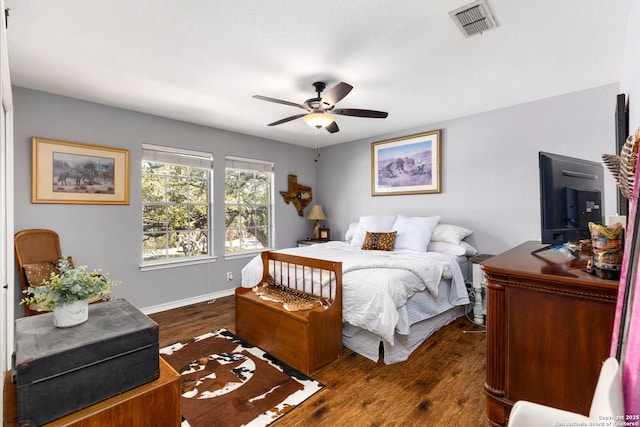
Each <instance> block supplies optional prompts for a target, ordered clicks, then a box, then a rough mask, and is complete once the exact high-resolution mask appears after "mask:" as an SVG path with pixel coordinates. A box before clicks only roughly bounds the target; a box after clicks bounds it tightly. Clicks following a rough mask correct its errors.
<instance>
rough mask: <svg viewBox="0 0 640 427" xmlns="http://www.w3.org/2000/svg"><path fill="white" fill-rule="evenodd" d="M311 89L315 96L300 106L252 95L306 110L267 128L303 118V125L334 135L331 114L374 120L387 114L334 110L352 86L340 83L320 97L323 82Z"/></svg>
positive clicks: (334, 130) (324, 86) (323, 85)
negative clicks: (324, 130) (323, 129)
mask: <svg viewBox="0 0 640 427" xmlns="http://www.w3.org/2000/svg"><path fill="white" fill-rule="evenodd" d="M313 87H314V89H315V91H316V94H317V96H316V97H315V98H310V99H307V100H306V101H304V102H303V103H302V104H298V103H295V102H289V101H283V100H281V99H275V98H269V97H267V96H261V95H253V97H254V98H255V99H261V100H263V101H269V102H275V103H278V104H284V105H290V106H292V107H297V108H300V109H303V110H306V113H301V114H296V115H295V116H289V117H285V118H284V119H280V120H277V121H275V122H273V123H269V124H268V125H267V126H276V125H280V124H282V123H286V122H290V121H291V120H295V119H299V118H301V117H302V118H303V120H304V121H305V123H307V124H308V125H309V126H312V127H315V128H317V129H320V128H325V129H326V130H327V131H329V132H330V133H336V132H338V131H339V130H340V129H339V128H338V125H337V124H336V122H335V119H334V118H333V114H337V115H340V116H353V117H369V118H374V119H384V118H386V117H387V116H388V115H389V113H387V112H385V111H375V110H362V109H359V108H335V106H336V104H337V103H338V102H339V101H340V100H342V99H343V98H344V97H345V96H347V95H348V94H349V92H351V89H353V86H351V85H350V84H348V83H344V82H340V83H338V84H337V85H335V86H334V87H332V88H331V89H329V90H328V91H327V93H325V94H324V96H322V95H321V94H322V91H324V90H325V88H326V87H327V85H326V83H324V82H315V83H314V84H313Z"/></svg>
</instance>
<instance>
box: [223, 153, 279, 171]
mask: <svg viewBox="0 0 640 427" xmlns="http://www.w3.org/2000/svg"><path fill="white" fill-rule="evenodd" d="M273 164H274V163H273V162H270V161H266V160H255V159H245V158H243V157H234V156H227V157H226V158H225V167H227V168H230V169H242V170H252V171H261V172H273Z"/></svg>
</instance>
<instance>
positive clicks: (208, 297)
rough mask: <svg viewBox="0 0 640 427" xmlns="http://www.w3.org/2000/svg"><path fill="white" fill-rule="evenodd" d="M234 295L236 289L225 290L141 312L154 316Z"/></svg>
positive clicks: (155, 306) (152, 307)
mask: <svg viewBox="0 0 640 427" xmlns="http://www.w3.org/2000/svg"><path fill="white" fill-rule="evenodd" d="M234 293H235V288H233V289H225V290H224V291H220V292H214V293H212V294H206V295H200V296H197V297H192V298H186V299H181V300H177V301H171V302H168V303H165V304H159V305H154V306H151V307H145V308H141V309H140V311H142V312H143V313H144V314H153V313H158V312H160V311H166V310H171V309H174V308H180V307H184V306H185V305H190V304H196V303H199V302H205V301H210V300H213V299H216V298H222V297H228V296H230V295H233V294H234Z"/></svg>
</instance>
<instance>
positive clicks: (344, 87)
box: [321, 82, 353, 107]
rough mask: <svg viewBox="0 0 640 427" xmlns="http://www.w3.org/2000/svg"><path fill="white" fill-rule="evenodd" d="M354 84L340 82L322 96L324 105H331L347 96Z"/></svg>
mask: <svg viewBox="0 0 640 427" xmlns="http://www.w3.org/2000/svg"><path fill="white" fill-rule="evenodd" d="M351 89H353V86H351V85H350V84H349V83H345V82H340V83H338V84H337V85H335V86H334V87H332V88H331V89H329V91H328V92H327V93H325V94H324V96H323V97H322V100H321V102H322V105H323V106H326V107H331V106H333V105H335V104H337V103H338V102H339V101H340V100H341V99H342V98H344V97H345V96H347V95H348V94H349V92H351Z"/></svg>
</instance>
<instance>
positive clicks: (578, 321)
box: [482, 242, 618, 426]
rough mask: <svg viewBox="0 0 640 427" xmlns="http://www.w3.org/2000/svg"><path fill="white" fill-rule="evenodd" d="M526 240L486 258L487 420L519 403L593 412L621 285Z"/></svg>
mask: <svg viewBox="0 0 640 427" xmlns="http://www.w3.org/2000/svg"><path fill="white" fill-rule="evenodd" d="M540 247H542V245H541V244H540V242H526V243H524V244H522V245H520V246H517V247H515V248H513V249H511V250H509V251H507V252H505V253H503V254H501V255H498V256H495V257H492V258H490V259H489V260H487V261H484V262H483V263H482V268H483V270H484V272H485V274H486V276H487V379H486V383H485V393H486V396H487V419H488V421H489V424H490V425H493V426H503V425H506V423H507V419H508V416H509V411H510V410H511V407H512V406H513V404H514V403H515V402H516V401H518V400H529V401H533V402H536V403H540V404H543V405H547V406H553V407H556V408H560V409H564V410H568V411H572V412H578V413H582V414H585V415H587V414H588V412H589V407H590V405H591V398H592V396H593V392H594V390H595V386H596V382H597V379H598V374H599V372H600V367H601V364H602V362H603V361H604V360H605V359H606V358H607V357H608V356H609V347H610V345H611V333H612V330H613V319H614V313H615V306H616V298H617V293H618V282H617V281H611V280H603V279H599V278H598V277H596V276H594V275H591V274H589V273H587V272H586V271H585V267H586V263H587V259H588V258H587V257H583V258H582V259H580V260H576V259H573V258H572V259H571V260H568V259H567V258H566V257H564V256H563V255H562V254H561V253H560V252H559V251H554V250H550V251H544V252H541V253H539V254H536V255H532V254H531V251H533V250H534V249H538V248H540Z"/></svg>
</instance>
